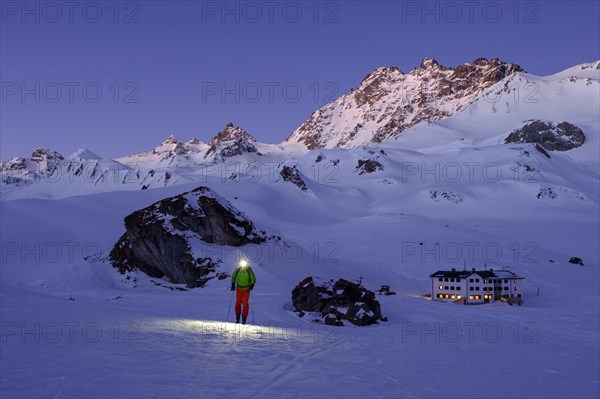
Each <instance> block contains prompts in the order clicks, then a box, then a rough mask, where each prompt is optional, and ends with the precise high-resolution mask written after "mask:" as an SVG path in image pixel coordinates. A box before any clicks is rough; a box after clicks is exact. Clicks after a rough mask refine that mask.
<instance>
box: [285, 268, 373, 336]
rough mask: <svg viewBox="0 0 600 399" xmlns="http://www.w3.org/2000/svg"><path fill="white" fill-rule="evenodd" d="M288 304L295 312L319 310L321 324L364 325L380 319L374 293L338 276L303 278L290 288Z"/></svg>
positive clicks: (317, 311)
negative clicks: (292, 306) (290, 294)
mask: <svg viewBox="0 0 600 399" xmlns="http://www.w3.org/2000/svg"><path fill="white" fill-rule="evenodd" d="M292 303H293V305H294V308H295V309H296V310H297V311H298V312H316V313H320V315H321V317H322V318H323V321H324V322H325V324H330V325H343V320H346V321H348V322H350V323H352V324H354V325H356V326H368V325H371V324H374V323H377V321H378V320H381V305H380V304H379V302H378V301H377V300H376V299H375V293H374V292H372V291H369V290H367V289H366V288H364V287H363V286H362V285H360V284H356V283H353V282H351V281H348V280H344V279H339V280H338V281H336V282H335V283H332V282H324V281H323V280H321V279H319V278H318V277H307V278H305V279H304V280H302V281H301V282H300V283H299V284H298V285H297V286H296V287H294V289H293V290H292Z"/></svg>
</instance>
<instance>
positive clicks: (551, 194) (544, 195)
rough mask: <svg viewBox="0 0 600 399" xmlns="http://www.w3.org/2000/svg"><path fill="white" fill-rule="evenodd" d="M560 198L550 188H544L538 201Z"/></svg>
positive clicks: (538, 196)
mask: <svg viewBox="0 0 600 399" xmlns="http://www.w3.org/2000/svg"><path fill="white" fill-rule="evenodd" d="M557 197H558V194H556V193H555V192H554V191H552V189H551V188H550V187H548V188H542V189H540V192H539V193H538V195H537V198H538V199H544V198H547V199H551V200H553V199H556V198H557Z"/></svg>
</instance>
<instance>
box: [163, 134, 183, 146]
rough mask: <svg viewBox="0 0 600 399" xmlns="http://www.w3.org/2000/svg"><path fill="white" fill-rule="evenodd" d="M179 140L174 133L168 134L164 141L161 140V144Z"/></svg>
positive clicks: (174, 142) (173, 142)
mask: <svg viewBox="0 0 600 399" xmlns="http://www.w3.org/2000/svg"><path fill="white" fill-rule="evenodd" d="M178 143H179V140H177V138H176V137H175V136H174V135H172V134H171V135H169V137H167V139H166V140H165V141H163V144H178Z"/></svg>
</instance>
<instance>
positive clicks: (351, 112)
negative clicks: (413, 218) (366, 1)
mask: <svg viewBox="0 0 600 399" xmlns="http://www.w3.org/2000/svg"><path fill="white" fill-rule="evenodd" d="M522 71H523V68H521V67H520V66H519V65H516V64H511V63H506V62H504V61H501V60H499V59H498V58H494V59H492V60H487V59H486V58H478V59H476V60H475V61H473V62H472V63H465V64H462V65H459V66H457V67H456V68H454V69H453V68H449V67H446V66H443V65H440V64H439V63H438V62H437V61H436V60H435V59H433V58H424V59H423V61H422V62H421V65H420V66H419V67H417V68H414V69H412V70H411V71H410V72H409V73H407V74H403V73H402V72H401V71H400V70H399V69H398V68H396V67H382V68H377V69H376V70H374V71H373V72H371V73H370V74H368V75H367V76H366V77H365V78H364V79H363V80H362V82H361V83H360V85H359V87H358V88H357V89H356V90H354V91H351V92H350V93H348V94H346V95H343V96H341V97H339V98H338V99H337V100H336V101H335V102H332V103H329V104H326V105H325V106H323V107H321V108H320V109H319V110H317V111H315V112H314V113H313V114H312V115H311V117H310V118H309V119H308V120H307V121H306V122H304V123H303V124H302V125H301V126H300V127H299V128H298V129H296V130H295V131H294V132H293V133H292V134H291V135H290V136H289V137H288V138H287V139H286V142H290V143H301V144H304V145H305V146H306V147H307V148H308V149H310V150H312V149H315V148H324V147H327V148H332V147H342V148H348V147H356V146H360V145H369V144H377V143H380V142H381V141H383V140H384V139H386V138H390V137H394V136H396V135H398V134H399V133H401V132H402V131H404V130H405V129H407V128H408V127H411V126H413V125H415V124H417V123H419V122H421V121H434V120H438V119H442V118H445V117H447V116H450V115H452V114H454V113H455V112H457V111H458V110H460V109H461V108H463V107H464V106H466V105H467V104H469V103H470V102H471V101H472V100H473V99H474V98H475V96H477V95H478V94H479V93H481V92H482V91H483V90H484V89H486V88H488V87H489V86H491V85H493V84H495V83H497V82H499V81H501V80H502V79H504V78H506V77H508V76H511V75H513V74H515V73H517V72H522Z"/></svg>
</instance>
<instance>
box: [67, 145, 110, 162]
mask: <svg viewBox="0 0 600 399" xmlns="http://www.w3.org/2000/svg"><path fill="white" fill-rule="evenodd" d="M67 159H82V160H86V161H92V160H95V161H97V160H101V159H102V157H101V156H99V155H97V154H94V153H93V152H92V151H90V150H88V149H85V148H80V149H78V150H77V151H75V152H74V153H72V154H71V155H69V156H68V157H67Z"/></svg>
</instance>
